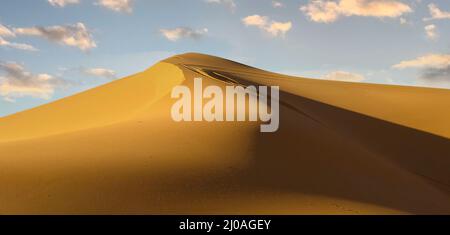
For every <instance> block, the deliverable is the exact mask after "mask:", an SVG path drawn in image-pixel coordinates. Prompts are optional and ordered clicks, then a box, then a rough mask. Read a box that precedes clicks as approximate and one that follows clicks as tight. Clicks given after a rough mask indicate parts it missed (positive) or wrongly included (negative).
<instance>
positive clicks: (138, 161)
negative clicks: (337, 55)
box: [0, 53, 450, 214]
mask: <svg viewBox="0 0 450 235" xmlns="http://www.w3.org/2000/svg"><path fill="white" fill-rule="evenodd" d="M196 77H203V78H204V83H205V85H215V86H218V87H225V86H226V85H228V84H240V85H243V86H246V85H266V86H272V85H276V86H280V128H279V130H278V131H277V132H275V133H260V130H259V124H260V123H257V122H179V123H178V122H174V121H173V120H172V119H171V117H170V109H171V106H172V104H173V102H174V100H173V99H171V98H170V92H171V89H172V88H173V87H174V86H177V85H181V84H182V85H186V86H188V87H190V88H192V87H193V83H194V78H196ZM449 103H450V91H449V90H443V89H430V88H417V87H402V86H388V85H375V84H363V83H346V82H336V81H324V80H314V79H306V78H296V77H290V76H285V75H281V74H275V73H271V72H267V71H263V70H260V69H257V68H253V67H249V66H247V65H243V64H240V63H236V62H233V61H230V60H226V59H222V58H218V57H214V56H208V55H202V54H195V53H189V54H183V55H178V56H174V57H171V58H168V59H166V60H164V61H162V62H160V63H158V64H156V65H154V66H152V67H151V68H150V69H148V70H146V71H144V72H141V73H138V74H136V75H132V76H130V77H127V78H124V79H121V80H118V81H115V82H113V83H110V84H106V85H104V86H101V87H98V88H94V89H92V90H89V91H86V92H83V93H80V94H77V95H74V96H72V97H68V98H65V99H62V100H59V101H56V102H54V103H51V104H47V105H44V106H41V107H37V108H34V109H31V110H28V111H24V112H21V113H17V114H14V115H10V116H7V117H4V118H0V153H1V154H0V190H1V191H2V194H0V213H4V214H11V213H12V214H20V213H32V214H47V213H60V214H67V213H68V214H77V213H92V214H109V213H126V214H149V213H150V214H202V213H209V214H211V213H212V214H249V213H257V214H403V213H413V214H431V213H434V214H435V213H438V214H449V213H450V173H449V171H448V169H450V122H448V120H450V110H449V109H448V107H447V106H448V104H449Z"/></svg>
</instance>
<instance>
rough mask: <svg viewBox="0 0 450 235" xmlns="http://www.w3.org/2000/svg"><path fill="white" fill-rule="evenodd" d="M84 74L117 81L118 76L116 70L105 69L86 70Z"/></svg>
mask: <svg viewBox="0 0 450 235" xmlns="http://www.w3.org/2000/svg"><path fill="white" fill-rule="evenodd" d="M83 72H84V73H85V74H87V75H90V76H94V77H101V78H106V79H111V80H112V79H116V78H117V75H116V72H115V71H114V70H111V69H105V68H91V69H84V70H83Z"/></svg>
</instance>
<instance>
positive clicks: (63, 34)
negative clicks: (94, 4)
mask: <svg viewBox="0 0 450 235" xmlns="http://www.w3.org/2000/svg"><path fill="white" fill-rule="evenodd" d="M14 33H15V34H17V35H24V36H34V37H41V38H45V39H47V40H49V41H51V42H55V43H59V44H61V45H66V46H72V47H77V48H79V49H80V50H82V51H88V50H90V49H92V48H95V47H97V44H96V43H95V41H94V39H93V38H92V35H91V33H90V32H89V30H88V29H87V27H86V26H85V25H84V24H83V23H77V24H74V25H66V26H60V25H57V26H49V27H41V26H37V27H31V28H15V29H14Z"/></svg>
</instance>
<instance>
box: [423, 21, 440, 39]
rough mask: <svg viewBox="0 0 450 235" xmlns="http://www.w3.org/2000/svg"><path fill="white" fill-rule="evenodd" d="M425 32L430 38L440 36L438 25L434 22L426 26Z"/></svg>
mask: <svg viewBox="0 0 450 235" xmlns="http://www.w3.org/2000/svg"><path fill="white" fill-rule="evenodd" d="M425 33H426V35H427V38H428V39H431V40H436V39H437V38H438V36H439V35H438V32H437V27H436V25H434V24H430V25H427V26H425Z"/></svg>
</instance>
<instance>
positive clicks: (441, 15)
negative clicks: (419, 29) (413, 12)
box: [423, 3, 450, 21]
mask: <svg viewBox="0 0 450 235" xmlns="http://www.w3.org/2000/svg"><path fill="white" fill-rule="evenodd" d="M428 9H429V11H430V15H431V17H430V18H424V19H423V20H424V21H429V20H440V19H450V12H448V11H442V10H441V9H439V7H438V6H436V4H433V3H431V4H429V5H428Z"/></svg>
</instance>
